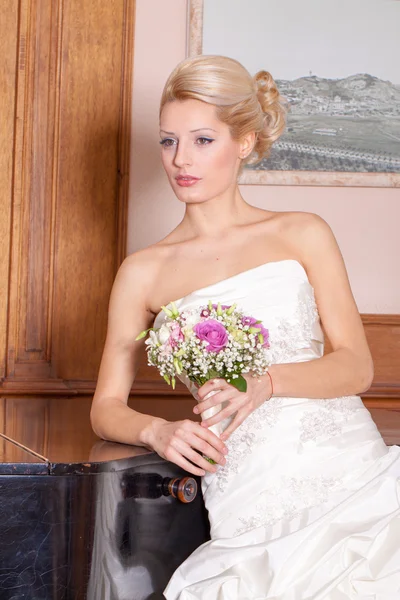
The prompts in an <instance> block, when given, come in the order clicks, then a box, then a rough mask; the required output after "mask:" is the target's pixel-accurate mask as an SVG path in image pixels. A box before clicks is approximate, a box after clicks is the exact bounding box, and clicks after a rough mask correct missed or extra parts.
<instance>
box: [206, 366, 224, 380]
mask: <svg viewBox="0 0 400 600" xmlns="http://www.w3.org/2000/svg"><path fill="white" fill-rule="evenodd" d="M217 377H221V374H220V373H218V371H214V370H213V369H211V370H210V371H208V373H207V381H209V380H210V379H215V378H217Z"/></svg>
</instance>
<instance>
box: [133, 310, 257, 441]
mask: <svg viewBox="0 0 400 600" xmlns="http://www.w3.org/2000/svg"><path fill="white" fill-rule="evenodd" d="M236 307H237V305H236V304H233V305H232V306H227V305H221V304H220V303H218V304H212V302H211V300H210V301H209V302H208V305H205V306H200V307H195V308H188V309H184V310H182V311H181V312H180V311H179V310H178V308H177V307H176V305H175V303H174V302H171V303H170V304H169V305H168V307H166V306H162V307H161V308H162V310H163V311H164V312H165V314H166V318H165V321H164V323H163V324H162V325H161V327H160V328H158V329H155V328H153V327H152V328H150V329H146V330H145V331H142V332H141V333H140V334H139V335H138V336H137V338H136V340H140V339H143V338H144V337H146V336H147V334H149V337H148V339H147V340H146V341H145V344H146V346H147V358H148V364H149V365H152V366H155V367H157V369H158V370H159V373H160V375H161V376H162V377H163V378H164V379H165V381H166V382H167V383H168V384H169V385H172V387H173V388H174V389H175V377H176V376H177V375H181V376H182V377H183V378H187V379H189V381H192V382H194V383H195V384H197V385H198V386H201V385H203V384H204V383H205V382H206V381H208V380H210V379H214V378H215V377H218V378H223V379H225V380H226V381H227V382H228V383H230V384H231V385H233V386H235V387H236V388H237V389H238V390H239V391H241V392H245V391H246V390H247V381H246V379H245V378H244V377H243V374H244V373H249V372H252V374H253V376H257V375H263V374H265V373H266V371H268V359H267V352H266V349H267V348H269V341H268V338H269V334H268V330H267V329H266V328H265V327H264V326H263V324H262V323H261V321H258V320H257V319H255V318H254V317H252V316H247V315H245V314H244V313H243V312H242V311H241V310H239V309H237V308H236ZM191 391H192V390H191ZM192 393H193V395H194V396H195V397H196V393H195V392H193V391H192ZM215 393H217V392H216V391H211V392H210V393H209V394H207V396H206V398H209V397H210V396H211V395H213V394H215ZM206 398H204V399H206ZM196 399H197V400H199V398H198V397H196ZM220 409H221V405H219V406H217V407H212V408H210V409H209V410H207V411H204V412H203V414H202V418H203V420H205V419H207V418H210V417H211V416H213V415H214V414H216V412H218V411H219V410H220ZM210 429H211V430H212V431H214V433H216V434H217V435H218V434H220V433H221V431H222V430H223V428H221V423H218V424H217V425H214V426H212V427H210Z"/></svg>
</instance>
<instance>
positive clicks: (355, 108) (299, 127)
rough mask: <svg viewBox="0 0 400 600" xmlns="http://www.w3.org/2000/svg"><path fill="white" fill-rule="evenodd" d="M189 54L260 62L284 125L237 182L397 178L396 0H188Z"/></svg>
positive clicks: (399, 15)
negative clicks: (284, 112)
mask: <svg viewBox="0 0 400 600" xmlns="http://www.w3.org/2000/svg"><path fill="white" fill-rule="evenodd" d="M189 6H190V11H189V17H190V18H189V36H188V37H189V49H188V54H189V55H195V54H222V55H225V56H230V57H232V58H235V59H237V60H239V61H240V62H241V63H242V64H243V65H244V66H245V67H246V68H247V69H248V70H249V71H250V73H252V74H253V75H254V74H255V73H256V72H257V71H259V70H267V71H269V72H270V73H271V74H272V76H273V77H274V79H275V81H276V82H277V85H278V88H279V90H280V92H281V94H282V95H283V96H284V97H285V98H286V99H287V101H288V103H289V113H288V121H287V129H286V132H285V133H284V135H283V136H282V137H281V138H280V139H279V140H278V141H277V142H276V143H275V144H274V146H273V149H272V152H271V155H270V157H269V158H267V159H263V160H262V161H261V162H260V163H258V164H257V165H252V166H251V167H247V168H246V169H245V170H244V172H243V175H242V176H241V183H267V184H268V183H271V184H281V183H282V184H286V183H287V184H303V185H309V184H311V185H313V184H314V185H364V186H394V187H397V186H399V187H400V0H190V2H189Z"/></svg>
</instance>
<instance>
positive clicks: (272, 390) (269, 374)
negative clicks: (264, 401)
mask: <svg viewBox="0 0 400 600" xmlns="http://www.w3.org/2000/svg"><path fill="white" fill-rule="evenodd" d="M267 375H268V377H269V378H270V381H271V395H270V398H272V396H273V395H274V382H273V381H272V377H271V373H270V372H269V371H267Z"/></svg>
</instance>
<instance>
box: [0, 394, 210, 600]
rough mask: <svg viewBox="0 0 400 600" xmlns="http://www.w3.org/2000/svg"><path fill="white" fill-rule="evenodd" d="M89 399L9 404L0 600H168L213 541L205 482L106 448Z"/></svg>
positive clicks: (0, 466)
mask: <svg viewBox="0 0 400 600" xmlns="http://www.w3.org/2000/svg"><path fill="white" fill-rule="evenodd" d="M89 408H90V402H89V399H88V398H55V399H35V398H31V399H29V398H22V399H21V398H12V397H11V398H2V399H1V404H0V414H2V415H3V416H4V419H3V417H1V421H0V424H1V422H2V421H3V423H2V429H0V517H1V518H0V600H86V599H88V600H145V599H149V600H150V599H154V600H155V599H156V598H160V599H161V598H163V596H162V590H163V589H164V588H165V586H166V584H167V582H168V580H169V578H170V577H171V575H172V573H173V572H174V570H175V569H176V568H177V566H178V565H179V564H180V563H181V562H182V561H183V560H184V559H185V558H186V557H187V556H188V555H189V554H190V553H191V552H192V551H193V550H194V549H195V548H196V547H198V546H199V545H200V544H202V543H203V542H204V541H206V540H207V539H209V524H208V519H207V514H206V511H205V509H204V505H203V502H202V497H201V490H200V480H199V479H198V478H196V477H191V476H190V474H188V473H186V472H185V471H182V469H180V468H179V467H177V466H176V465H174V464H172V463H169V462H166V461H164V460H162V459H161V458H160V457H159V456H158V455H157V454H155V453H153V452H150V451H149V450H147V449H145V448H140V447H135V446H124V445H121V444H113V443H109V442H104V441H102V440H99V439H98V438H96V436H95V435H94V434H93V433H92V431H91V429H90V425H89Z"/></svg>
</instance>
